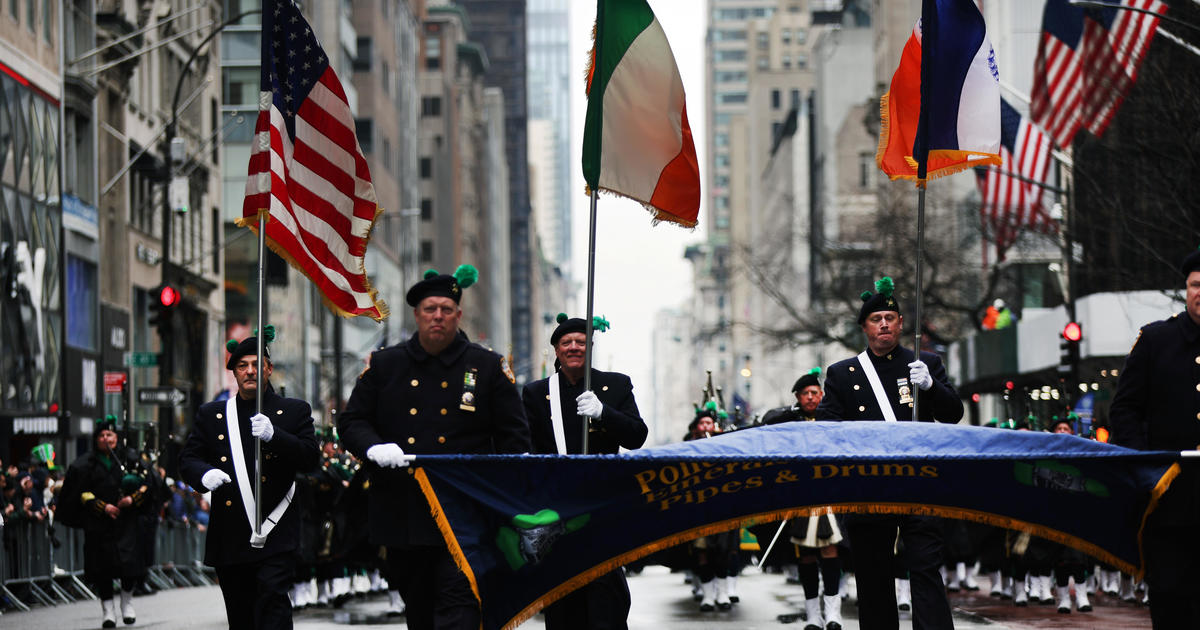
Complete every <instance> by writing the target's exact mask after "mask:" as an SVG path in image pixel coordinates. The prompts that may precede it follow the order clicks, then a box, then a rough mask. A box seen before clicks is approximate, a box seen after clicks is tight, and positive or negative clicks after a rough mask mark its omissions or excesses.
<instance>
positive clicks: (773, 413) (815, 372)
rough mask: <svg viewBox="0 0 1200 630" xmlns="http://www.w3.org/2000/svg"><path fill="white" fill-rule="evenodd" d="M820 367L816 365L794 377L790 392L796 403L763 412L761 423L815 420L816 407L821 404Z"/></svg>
mask: <svg viewBox="0 0 1200 630" xmlns="http://www.w3.org/2000/svg"><path fill="white" fill-rule="evenodd" d="M820 376H821V368H819V367H816V368H813V369H811V370H809V371H808V373H807V374H805V375H804V376H801V377H800V378H798V379H796V382H795V384H793V385H792V394H793V395H795V396H796V404H794V405H792V406H791V407H776V408H775V409H771V410H770V411H768V412H767V413H765V414H763V419H762V423H763V424H782V423H784V422H793V421H795V420H816V419H817V407H818V406H819V405H820V404H821V382H820V380H819V377H820Z"/></svg>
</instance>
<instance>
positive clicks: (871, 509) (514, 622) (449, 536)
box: [415, 463, 1180, 630]
mask: <svg viewBox="0 0 1200 630" xmlns="http://www.w3.org/2000/svg"><path fill="white" fill-rule="evenodd" d="M1179 473H1180V467H1179V464H1178V463H1175V464H1172V465H1171V467H1170V468H1169V469H1167V472H1166V473H1164V474H1163V476H1162V477H1161V478H1160V479H1159V481H1158V483H1157V484H1156V485H1155V487H1154V490H1153V491H1152V492H1151V498H1150V502H1149V503H1148V504H1147V506H1146V510H1145V512H1144V513H1143V514H1142V528H1143V529H1144V527H1145V522H1146V519H1147V518H1148V517H1149V515H1150V513H1151V512H1153V511H1154V509H1155V507H1157V505H1158V501H1159V499H1160V498H1161V497H1162V495H1163V493H1165V492H1166V491H1167V489H1168V488H1169V487H1170V485H1171V482H1172V481H1173V480H1174V479H1175V478H1176V477H1177V476H1178V475H1179ZM415 476H416V478H417V483H418V484H419V485H420V487H421V492H422V493H423V494H424V495H425V498H426V500H427V501H428V502H429V506H430V510H431V511H432V514H433V518H434V521H435V522H436V523H437V527H438V531H440V532H441V533H442V537H443V538H444V539H445V540H446V546H447V547H448V548H449V550H450V554H451V556H452V557H453V558H454V564H455V565H456V566H457V567H458V568H459V569H460V570H461V571H462V572H463V574H464V575H466V577H467V580H468V581H469V582H470V584H471V591H472V592H473V593H474V594H475V598H476V600H479V601H480V606H482V605H483V604H482V600H481V599H480V597H479V585H478V583H477V581H476V578H475V574H474V572H473V571H472V570H471V566H470V563H469V562H468V561H467V558H466V555H465V554H464V553H463V550H462V547H461V546H460V545H459V544H458V539H457V538H456V537H455V535H454V530H453V529H451V527H450V523H449V521H448V520H447V519H446V516H445V514H444V513H443V511H442V507H441V503H440V502H439V501H438V498H437V495H436V493H435V492H434V490H433V487H432V485H430V483H429V479H428V477H427V476H426V474H425V471H424V469H422V468H417V469H416V470H415ZM829 512H833V513H835V514H893V515H909V516H940V517H943V518H954V519H959V520H965V521H973V522H977V523H984V524H987V525H994V526H997V527H1002V528H1005V529H1011V530H1016V531H1021V532H1026V533H1029V534H1032V535H1034V536H1038V537H1040V538H1044V539H1046V540H1050V541H1053V542H1057V543H1059V544H1062V545H1066V546H1068V547H1071V548H1074V549H1078V550H1079V551H1082V552H1084V553H1086V554H1088V555H1090V556H1092V557H1094V558H1096V559H1098V560H1099V561H1100V562H1103V563H1106V564H1108V565H1110V566H1113V567H1115V568H1117V569H1118V570H1120V571H1123V572H1125V573H1129V574H1131V575H1133V576H1134V579H1135V580H1140V579H1142V577H1143V576H1144V575H1145V570H1146V568H1145V561H1144V560H1141V558H1142V557H1143V554H1142V553H1141V552H1142V529H1139V531H1138V552H1139V564H1137V565H1134V564H1131V563H1129V562H1127V561H1125V560H1122V559H1120V558H1118V557H1117V556H1115V555H1113V554H1112V553H1109V552H1108V551H1105V550H1104V549H1101V548H1100V547H1099V546H1097V545H1095V544H1094V543H1090V542H1088V541H1086V540H1083V539H1081V538H1078V537H1076V536H1072V535H1070V534H1066V533H1063V532H1060V531H1058V530H1056V529H1051V528H1049V527H1046V526H1044V525H1037V524H1035V523H1030V522H1028V521H1023V520H1020V519H1016V518H1012V517H1008V516H1002V515H999V514H993V513H991V512H983V511H980V510H972V509H968V508H959V507H951V506H944V505H931V504H924V503H920V504H918V503H835V504H830V505H820V506H807V507H791V508H784V509H780V510H772V511H767V512H760V513H757V514H750V515H746V516H740V517H736V518H730V519H725V520H723V521H718V522H715V523H710V524H707V525H702V526H699V527H693V528H691V529H688V530H685V531H682V532H679V533H676V534H672V535H671V536H667V537H665V538H660V539H659V540H656V541H654V542H651V543H648V544H646V545H643V546H641V547H638V548H637V549H633V550H631V551H627V552H625V553H622V554H620V555H618V556H615V557H613V558H610V559H609V560H606V561H604V562H601V563H600V564H597V565H595V566H593V567H592V568H590V569H588V570H586V571H584V572H582V573H580V574H578V575H576V576H574V577H572V578H570V579H568V580H566V581H565V582H563V583H562V584H559V585H558V586H556V587H554V588H553V589H552V590H550V591H549V592H547V593H545V594H544V595H542V596H540V597H538V598H537V599H536V600H534V601H533V602H532V603H530V604H529V605H528V606H526V607H525V608H524V609H522V610H521V611H520V612H518V613H517V614H516V615H514V616H513V617H512V619H510V620H509V621H508V622H507V623H505V624H504V626H503V630H514V629H515V628H516V627H517V626H519V625H521V624H522V623H524V622H526V621H528V620H529V619H530V618H531V617H533V616H534V615H536V614H537V613H538V611H540V610H542V609H543V608H545V607H546V606H548V605H550V604H552V603H554V602H555V601H557V600H559V599H561V598H562V597H564V596H566V595H567V594H568V593H570V592H572V591H574V590H575V589H577V588H579V587H581V586H583V585H585V584H587V583H588V582H591V581H592V580H595V579H596V578H598V577H600V576H601V575H604V574H605V573H608V572H610V571H613V570H615V569H617V568H618V567H621V566H623V565H625V564H628V563H630V562H632V561H634V560H637V559H639V558H642V557H645V556H648V555H650V554H652V553H654V552H657V551H661V550H663V549H666V548H667V547H672V546H675V545H678V544H680V543H684V542H687V541H689V540H693V539H696V538H699V537H701V536H708V535H711V534H719V533H721V532H726V531H729V530H731V529H734V528H736V527H743V526H748V525H756V524H760V523H770V522H774V521H778V520H782V519H785V518H787V519H792V518H807V517H809V516H811V515H813V514H826V513H829ZM481 625H482V622H481Z"/></svg>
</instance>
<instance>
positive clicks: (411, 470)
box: [406, 466, 413, 475]
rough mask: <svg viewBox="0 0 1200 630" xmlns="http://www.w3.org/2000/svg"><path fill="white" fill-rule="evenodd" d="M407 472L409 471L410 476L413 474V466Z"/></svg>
mask: <svg viewBox="0 0 1200 630" xmlns="http://www.w3.org/2000/svg"><path fill="white" fill-rule="evenodd" d="M406 470H408V474H410V475H411V474H413V469H412V467H411V466H409V467H408V468H407V469H406Z"/></svg>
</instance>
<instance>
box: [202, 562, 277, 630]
mask: <svg viewBox="0 0 1200 630" xmlns="http://www.w3.org/2000/svg"><path fill="white" fill-rule="evenodd" d="M216 570H217V581H218V583H219V584H220V586H221V596H222V597H224V598H225V616H226V617H227V618H228V619H229V630H268V629H270V630H275V629H287V630H290V628H291V627H292V602H291V600H290V599H288V591H289V590H290V589H291V588H292V576H293V575H294V574H295V570H296V563H295V556H294V555H293V554H292V553H291V552H285V553H281V554H277V555H274V556H270V557H268V558H266V559H264V560H260V561H258V562H252V563H247V564H230V565H225V566H220V567H216Z"/></svg>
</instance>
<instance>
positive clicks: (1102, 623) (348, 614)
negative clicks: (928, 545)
mask: <svg viewBox="0 0 1200 630" xmlns="http://www.w3.org/2000/svg"><path fill="white" fill-rule="evenodd" d="M985 583H986V582H985ZM629 587H630V591H631V592H632V593H633V610H632V611H631V613H630V617H629V627H630V628H633V629H635V630H636V629H639V628H654V629H655V630H668V629H679V630H684V629H691V628H709V629H712V628H729V629H731V630H733V629H737V630H752V629H762V628H781V629H782V628H795V629H797V630H799V629H800V628H803V627H804V623H803V622H801V621H796V622H795V623H792V624H782V623H780V622H779V620H778V618H777V617H778V615H781V614H786V613H796V612H798V611H800V610H801V609H803V607H804V596H803V594H802V591H801V590H800V587H798V586H796V585H789V584H786V583H785V582H784V579H783V577H782V576H780V575H771V574H761V573H758V572H756V571H754V570H752V569H748V570H747V571H746V574H745V575H743V577H742V578H740V580H739V586H738V590H739V594H740V596H741V602H740V603H738V604H737V605H735V606H734V608H733V610H730V611H727V612H711V613H701V612H699V610H698V606H697V604H696V603H695V602H694V601H692V598H691V591H690V588H689V587H688V586H687V585H685V584H684V583H683V575H682V574H679V573H670V572H668V571H667V570H666V569H664V568H663V567H658V566H651V567H647V568H646V569H645V571H643V572H642V573H641V574H640V575H634V576H630V578H629ZM986 592H987V590H986V586H985V589H984V590H982V591H977V592H974V593H961V594H952V595H951V603H952V605H953V606H954V608H955V619H954V624H955V628H958V629H959V630H963V629H972V628H988V629H989V630H1031V629H1042V628H1087V629H1093V630H1105V629H1117V628H1120V629H1122V630H1129V629H1132V628H1148V627H1149V626H1150V617H1149V614H1148V612H1147V609H1146V608H1145V607H1141V606H1135V605H1132V604H1125V603H1121V602H1114V601H1113V600H1112V598H1107V597H1105V596H1103V595H1101V596H1098V597H1096V598H1093V604H1095V605H1096V609H1095V612H1092V613H1084V614H1081V613H1072V614H1069V615H1060V614H1058V613H1057V612H1056V611H1055V608H1054V607H1053V606H1030V607H1028V608H1017V607H1015V606H1013V605H1012V604H1011V602H1002V601H1001V600H997V599H993V598H990V597H988V596H987V595H986ZM134 606H135V608H136V609H137V614H138V622H137V624H135V625H134V626H131V627H132V628H163V629H167V630H171V629H174V628H186V629H204V630H210V629H211V630H217V629H219V628H225V627H226V625H225V609H224V606H223V604H222V601H221V592H220V590H219V589H218V588H217V587H215V586H210V587H197V588H186V589H175V590H172V591H164V592H160V593H158V594H155V595H151V596H149V597H138V598H136V599H135V600H134ZM385 608H386V597H384V596H376V597H373V598H366V599H356V600H353V601H351V602H350V603H348V604H347V605H346V606H345V607H344V608H342V609H338V610H334V609H331V608H313V609H308V610H304V611H300V612H298V613H296V615H295V626H296V628H297V629H298V630H325V629H331V628H341V627H345V626H347V625H389V626H392V627H395V628H403V627H405V626H404V618H403V617H399V618H395V619H388V618H387V617H385V616H384V614H383V613H384V610H385ZM843 608H844V612H845V623H844V624H843V627H844V628H845V629H846V630H858V628H859V625H858V621H857V613H856V610H855V607H854V606H853V605H852V604H846V605H845V606H843ZM99 620H100V604H99V602H95V601H91V602H81V603H76V604H70V605H64V606H56V607H52V608H36V609H34V610H33V611H30V612H7V613H5V614H4V615H0V628H3V629H7V628H13V629H18V628H19V629H21V630H76V629H84V628H99V627H100V623H99ZM119 627H127V626H123V625H122V626H119ZM900 627H901V628H902V629H908V628H911V627H912V623H911V621H909V620H908V619H905V618H903V617H902V620H901V623H900ZM521 628H522V629H525V630H542V628H543V624H542V621H541V618H540V616H535V617H534V618H533V619H531V620H529V621H528V622H526V623H525V624H523V625H522V626H521Z"/></svg>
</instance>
